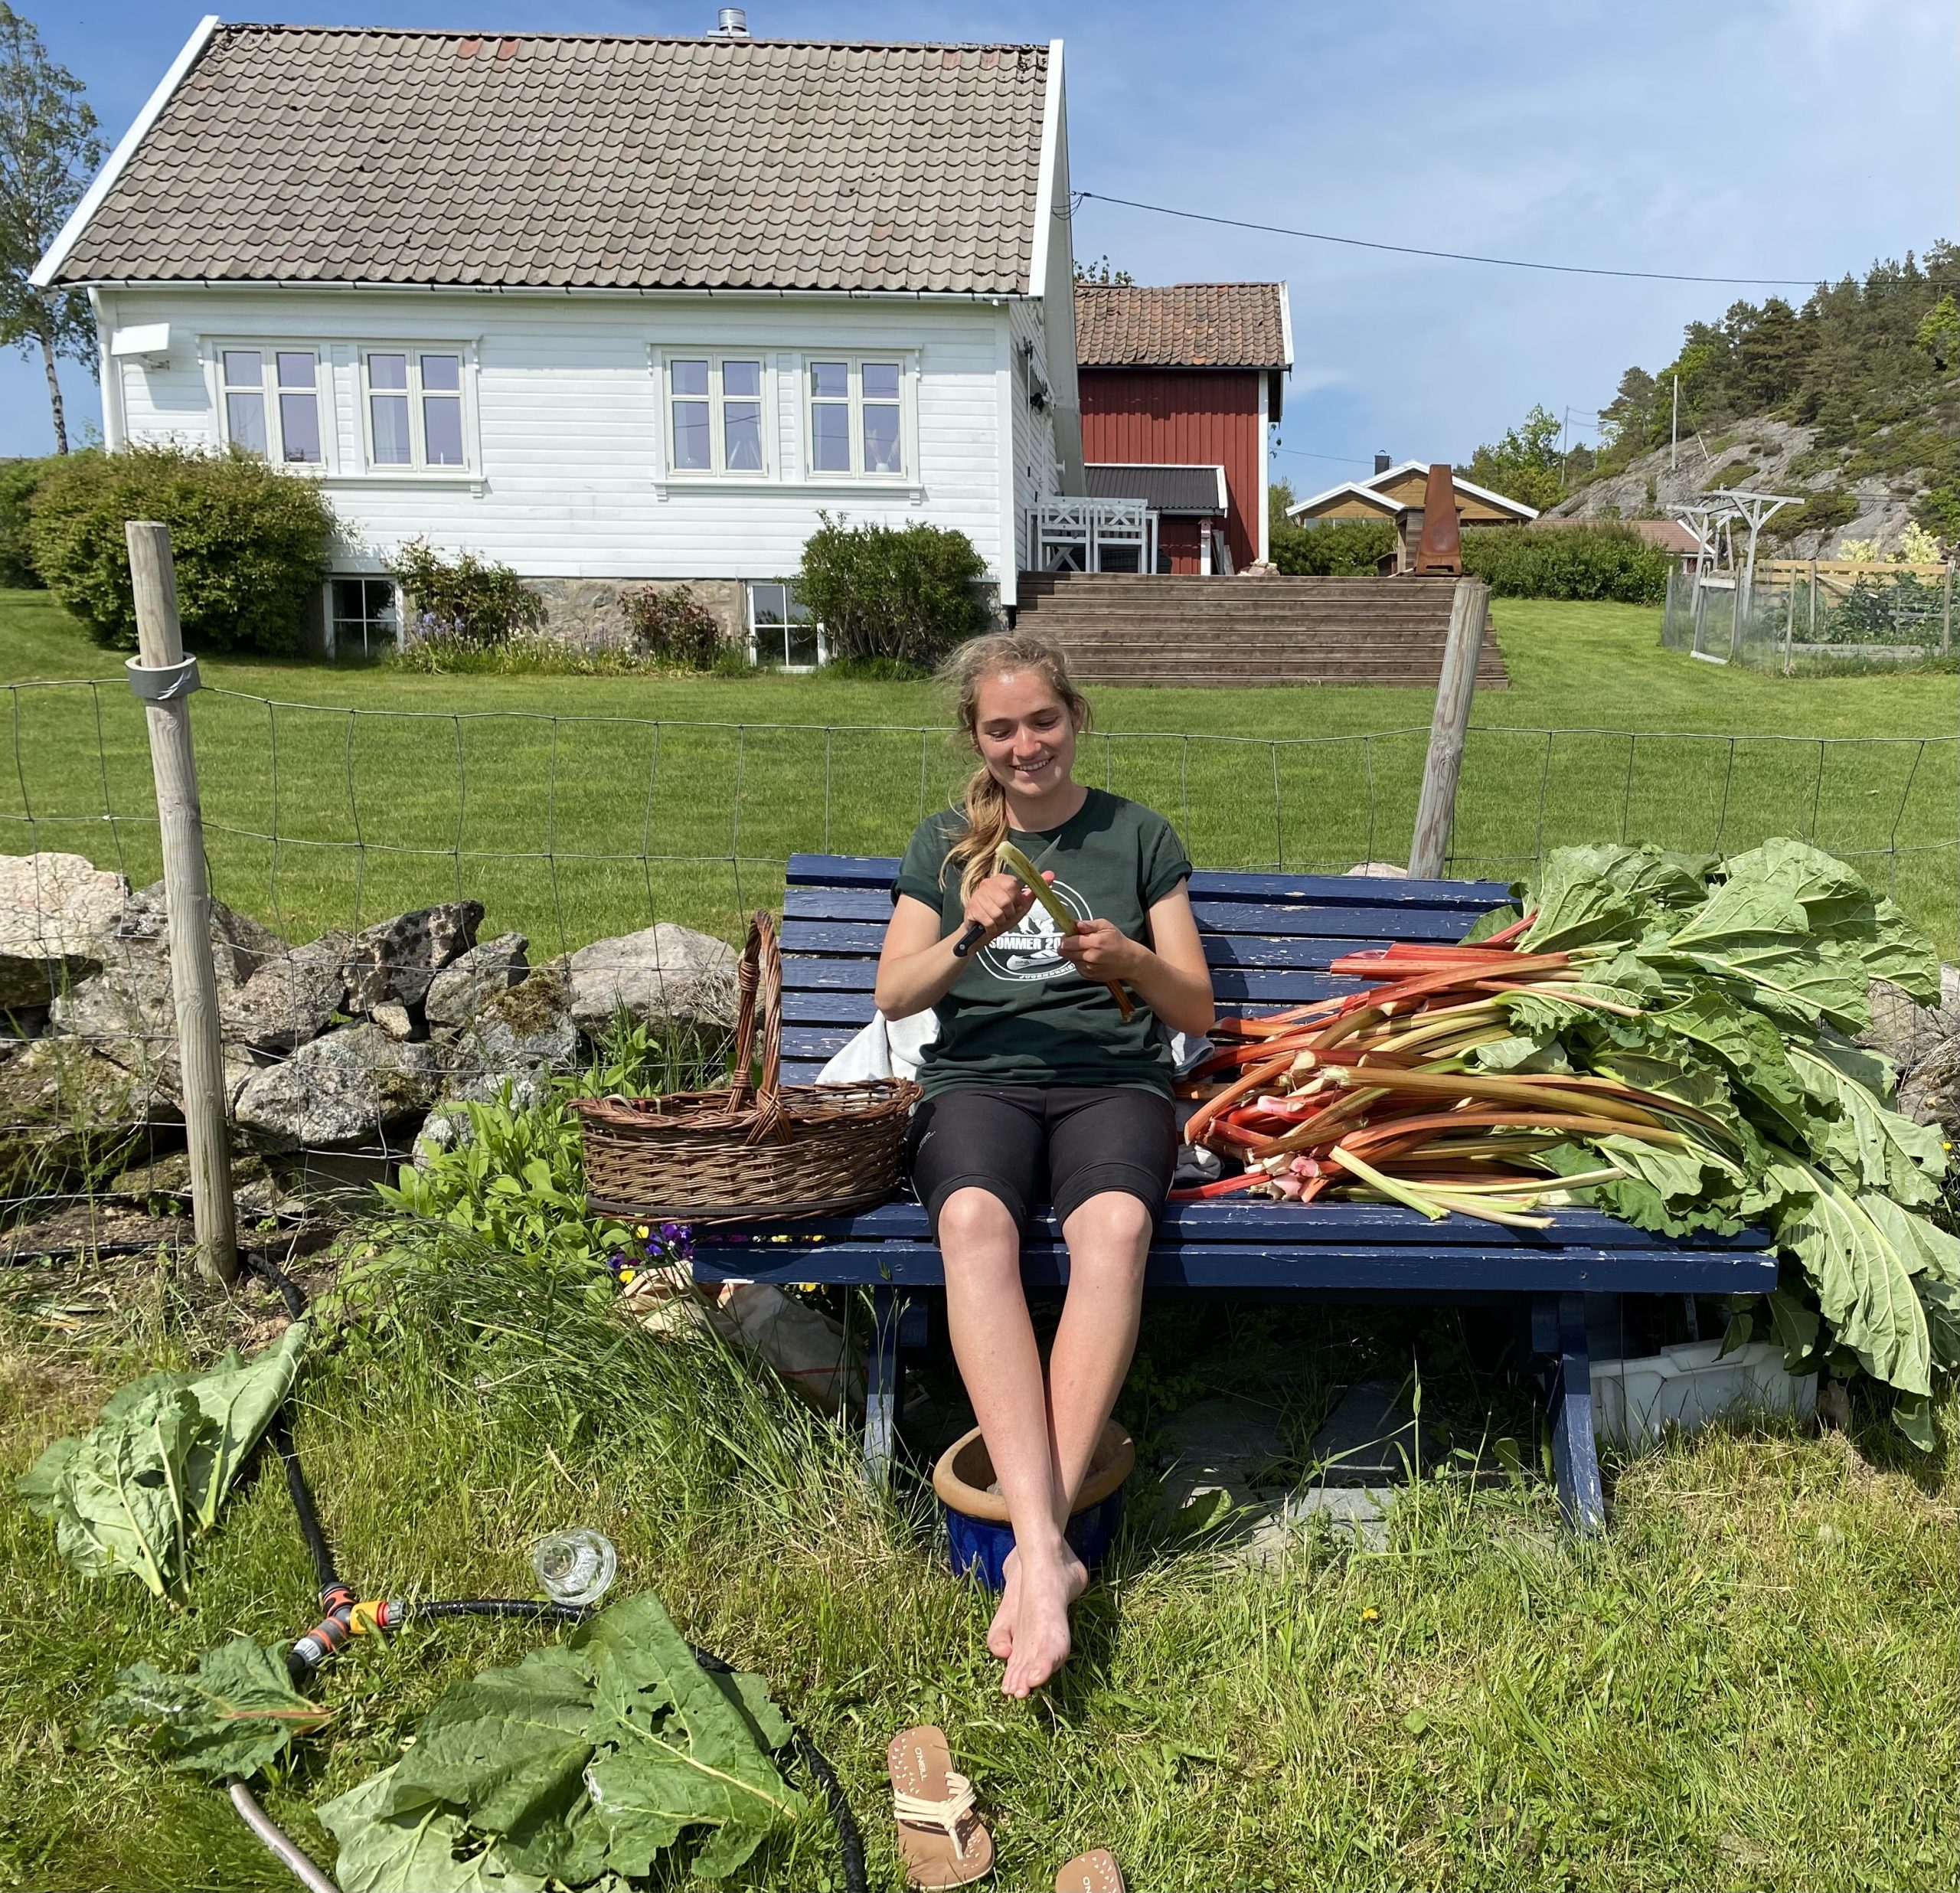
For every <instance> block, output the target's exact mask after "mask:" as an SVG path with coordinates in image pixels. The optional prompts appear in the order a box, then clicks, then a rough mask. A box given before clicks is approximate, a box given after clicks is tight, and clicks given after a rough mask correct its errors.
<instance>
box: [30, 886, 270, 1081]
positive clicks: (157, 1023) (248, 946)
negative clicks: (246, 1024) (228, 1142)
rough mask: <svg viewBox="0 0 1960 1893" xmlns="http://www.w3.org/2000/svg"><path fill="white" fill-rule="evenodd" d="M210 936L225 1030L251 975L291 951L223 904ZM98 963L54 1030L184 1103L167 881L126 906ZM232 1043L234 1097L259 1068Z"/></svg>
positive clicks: (65, 1003) (57, 1009)
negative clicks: (165, 891) (81, 1040)
mask: <svg viewBox="0 0 1960 1893" xmlns="http://www.w3.org/2000/svg"><path fill="white" fill-rule="evenodd" d="M210 934H211V960H212V964H213V967H214V970H215V972H216V973H217V999H218V1016H219V1018H220V1021H221V1022H223V1021H224V1018H225V1017H226V1015H227V1012H228V1011H229V1010H230V1008H231V1007H232V1006H233V1005H234V1003H235V1002H237V999H238V997H239V995H240V992H241V991H242V989H243V988H244V986H246V985H247V982H249V981H250V979H251V978H252V976H253V974H255V973H257V972H258V971H259V970H260V969H261V968H262V967H264V966H266V965H267V964H268V963H270V962H272V961H274V960H278V959H279V958H281V957H282V956H283V955H284V954H285V953H286V944H285V943H284V942H283V940H280V939H279V936H278V935H277V934H276V933H272V932H270V930H267V929H266V928H265V927H261V926H260V924H259V923H258V922H257V921H256V920H253V919H251V918H250V917H249V916H247V915H245V914H238V913H234V911H232V909H230V907H227V906H226V905H225V904H224V902H223V901H212V902H211V921H210ZM97 957H98V958H99V960H100V962H101V968H102V969H101V971H100V973H97V974H96V975H95V976H94V977H93V978H92V979H85V980H83V982H82V983H81V984H80V986H76V987H74V988H73V989H71V990H70V991H69V992H64V994H63V995H62V996H60V998H59V999H57V1000H56V1001H55V1002H54V1007H53V1009H52V1012H51V1022H52V1025H53V1027H54V1030H55V1031H57V1032H64V1033H68V1034H71V1035H74V1036H76V1037H78V1038H85V1039H87V1041H88V1042H89V1043H90V1045H93V1046H94V1047H95V1048H96V1050H97V1051H100V1053H101V1054H103V1056H104V1057H105V1058H109V1059H111V1060H113V1061H114V1062H115V1063H116V1064H119V1065H120V1066H122V1067H123V1069H124V1070H125V1071H129V1072H131V1073H132V1074H136V1075H137V1076H139V1077H141V1078H142V1079H143V1080H144V1081H145V1082H146V1083H149V1084H152V1085H154V1086H155V1087H157V1088H158V1089H160V1090H162V1091H163V1092H165V1094H168V1096H169V1097H171V1098H172V1099H173V1100H177V1101H178V1102H180V1103H181V1077H180V1075H179V1071H178V1057H177V1009H176V1005H175V999H174V997H173V995H172V989H171V973H170V930H169V921H168V914H167V913H166V911H165V907H164V899H163V884H162V882H161V881H159V882H158V883H157V884H155V886H153V887H149V888H143V889H142V891H140V892H139V893H136V894H132V895H131V896H130V897H129V899H128V901H126V902H125V903H124V904H123V909H122V911H121V912H120V913H119V914H117V916H116V920H115V923H114V924H113V926H112V927H110V928H109V930H108V931H107V932H106V933H104V934H103V936H102V938H101V940H100V945H99V948H98V951H97ZM227 1038H228V1039H229V1040H230V1042H229V1043H228V1044H227V1046H226V1050H225V1063H226V1068H227V1094H229V1093H230V1092H234V1091H235V1090H237V1087H238V1085H240V1084H242V1083H243V1081H244V1079H245V1077H246V1076H247V1074H249V1072H250V1071H251V1069H252V1068H253V1060H252V1059H251V1058H250V1055H249V1054H247V1052H246V1051H245V1050H244V1042H245V1041H243V1039H242V1038H239V1037H237V1036H236V1035H233V1034H227Z"/></svg>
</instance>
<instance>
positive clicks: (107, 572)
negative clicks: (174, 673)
mask: <svg viewBox="0 0 1960 1893" xmlns="http://www.w3.org/2000/svg"><path fill="white" fill-rule="evenodd" d="M130 519H158V520H161V521H162V522H163V523H164V525H166V526H168V528H170V548H171V551H172V555H173V556H174V557H175V561H176V565H177V609H178V615H179V616H180V617H181V619H182V620H183V624H184V641H185V643H186V644H187V645H188V646H190V647H191V649H193V650H204V651H262V652H266V654H268V655H269V656H279V655H282V654H283V653H286V652H292V651H296V650H298V649H299V646H300V642H301V640H302V637H303V636H304V635H305V626H306V618H307V614H308V613H309V610H312V608H314V607H315V606H316V605H317V603H318V602H319V596H320V587H321V585H322V582H323V581H324V580H325V577H326V575H327V545H328V541H329V539H330V538H332V534H333V530H334V515H333V511H332V508H331V507H329V506H328V504H327V502H326V498H325V495H324V494H322V492H321V491H320V489H319V487H318V486H316V485H315V483H314V482H312V480H310V479H306V478H305V476H301V475H295V474H290V473H284V472H280V471H279V469H277V468H275V467H271V466H267V465H266V463H265V462H264V461H263V460H261V459H258V458H257V457H256V456H255V455H252V454H248V453H243V452H240V451H236V450H234V452H232V453H223V454H214V453H198V452H196V451H194V450H191V449H190V448H186V447H179V446H136V447H128V448H125V449H123V450H122V451H121V452H119V453H72V454H70V455H68V456H67V458H66V459H65V460H64V461H63V462H62V463H60V464H59V465H57V466H54V467H51V468H50V469H48V470H47V472H46V473H45V474H44V476H42V478H41V482H40V485H39V487H38V489H37V490H36V492H35V493H34V503H33V508H32V512H31V515H30V519H29V523H28V544H29V547H30V548H31V552H32V555H33V559H34V567H35V570H36V571H38V572H39V573H40V574H41V577H42V579H43V580H44V581H45V582H46V584H47V588H48V590H50V591H51V592H53V593H54V595H55V597H57V598H58V599H60V601H61V602H62V603H63V604H64V605H65V606H67V608H68V609H69V610H70V611H72V612H73V613H74V614H75V616H77V617H78V618H79V619H80V620H81V621H82V622H83V624H85V625H86V626H87V627H88V629H89V630H90V633H91V634H92V635H93V636H94V637H95V638H96V639H97V640H98V641H99V642H101V643H103V644H106V645H108V646H111V647H112V648H113V649H117V650H123V651H133V650H134V649H136V604H135V601H134V600H133V598H132V596H131V592H130V584H129V547H128V544H127V542H126V541H125V539H124V538H123V522H124V521H126V520H130Z"/></svg>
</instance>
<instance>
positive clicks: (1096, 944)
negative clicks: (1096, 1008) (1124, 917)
mask: <svg viewBox="0 0 1960 1893" xmlns="http://www.w3.org/2000/svg"><path fill="white" fill-rule="evenodd" d="M1056 950H1057V952H1058V953H1060V955H1061V956H1062V957H1063V959H1064V960H1067V962H1068V963H1069V964H1070V966H1074V967H1076V968H1077V969H1079V970H1080V971H1081V972H1083V973H1086V974H1087V975H1088V976H1089V978H1090V979H1133V978H1134V977H1135V974H1136V970H1137V968H1138V966H1141V965H1142V963H1143V962H1144V961H1145V960H1146V959H1147V958H1148V956H1149V949H1148V947H1143V946H1142V945H1139V944H1138V942H1136V941H1135V940H1132V939H1131V938H1130V937H1129V934H1127V933H1125V932H1123V930H1122V929H1121V928H1120V927H1117V926H1116V924H1114V923H1113V922H1112V921H1109V920H1083V921H1082V922H1081V923H1080V930H1079V931H1077V932H1076V933H1073V934H1071V935H1070V936H1068V937H1066V938H1064V939H1063V940H1062V941H1061V942H1060V944H1059V945H1058V947H1057V949H1056Z"/></svg>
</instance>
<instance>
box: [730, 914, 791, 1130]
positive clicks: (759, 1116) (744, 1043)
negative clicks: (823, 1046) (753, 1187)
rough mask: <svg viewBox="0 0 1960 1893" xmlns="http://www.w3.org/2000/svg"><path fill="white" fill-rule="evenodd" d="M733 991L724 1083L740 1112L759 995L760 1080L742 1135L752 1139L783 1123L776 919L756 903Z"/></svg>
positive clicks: (745, 1096)
mask: <svg viewBox="0 0 1960 1893" xmlns="http://www.w3.org/2000/svg"><path fill="white" fill-rule="evenodd" d="M736 990H737V994H738V995H739V997H740V1009H739V1010H738V1011H737V1014H736V1018H735V1064H734V1070H733V1073H732V1074H731V1077H730V1084H729V1099H728V1102H729V1107H730V1110H735V1111H740V1110H743V1109H744V1108H745V1107H746V1105H747V1103H748V1100H749V1090H750V1086H749V1069H750V1064H751V1063H752V1062H753V1058H754V1055H755V1036H756V1001H757V999H758V998H759V999H760V1001H761V1004H762V1024H763V1074H762V1081H761V1083H760V1084H759V1085H758V1086H757V1087H756V1092H755V1122H754V1123H753V1124H752V1125H751V1126H750V1129H749V1134H748V1136H747V1137H746V1139H744V1141H745V1142H746V1143H759V1142H760V1141H761V1140H762V1139H763V1138H765V1137H767V1136H773V1134H774V1133H776V1131H777V1130H779V1129H781V1127H782V947H781V946H780V944H779V943H778V941H777V939H776V922H775V920H773V918H772V917H770V915H769V913H768V912H767V911H766V909H763V908H758V909H757V910H756V912H755V913H754V914H752V915H751V916H750V920H749V937H748V939H747V940H746V942H745V943H744V944H743V948H742V964H741V968H740V972H739V973H738V974H737V982H736Z"/></svg>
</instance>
